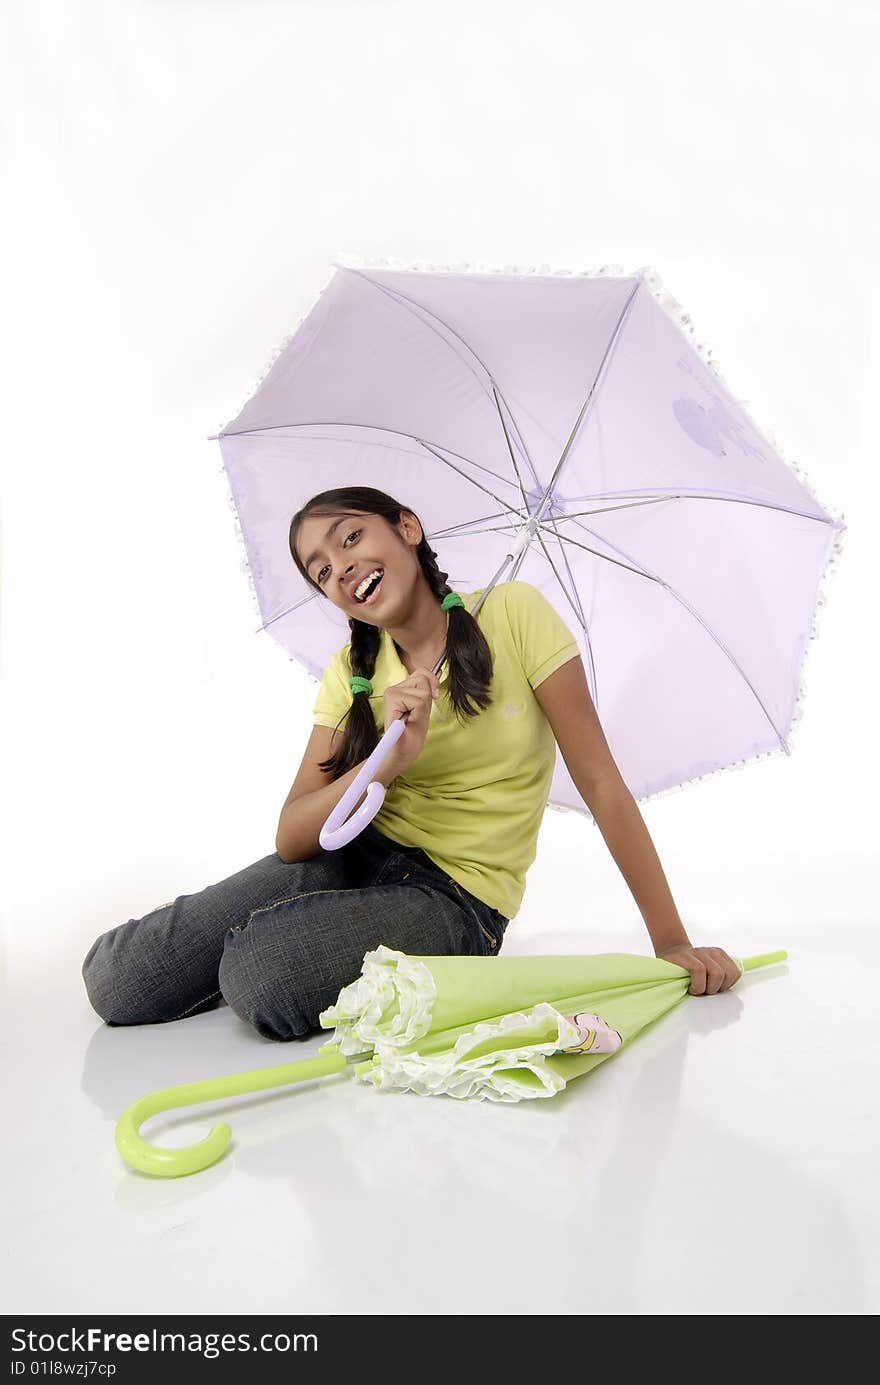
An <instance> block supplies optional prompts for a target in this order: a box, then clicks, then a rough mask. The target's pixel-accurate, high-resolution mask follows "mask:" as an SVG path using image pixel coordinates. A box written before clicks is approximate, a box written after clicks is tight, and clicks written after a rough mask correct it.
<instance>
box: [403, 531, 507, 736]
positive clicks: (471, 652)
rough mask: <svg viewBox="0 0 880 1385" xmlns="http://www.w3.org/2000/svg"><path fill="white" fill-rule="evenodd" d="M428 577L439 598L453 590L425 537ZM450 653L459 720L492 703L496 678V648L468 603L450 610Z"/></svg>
mask: <svg viewBox="0 0 880 1385" xmlns="http://www.w3.org/2000/svg"><path fill="white" fill-rule="evenodd" d="M416 557H417V558H418V560H419V562H420V564H421V568H422V572H423V573H424V574H425V581H426V582H427V583H428V586H429V587H430V588H431V591H432V592H433V593H434V595H435V596H436V598H437V600H438V601H442V600H443V598H444V596H448V595H449V593H450V592H451V591H452V588H451V587H450V586H449V583H448V582H447V580H446V578H447V577H448V575H449V574H448V573H446V572H442V571H441V570H440V568H439V567H438V565H437V554H436V553H435V552H434V550H433V548H431V546H430V544H429V543H428V540H427V539H426V538H425V531H424V528H423V529H422V541H421V543H420V544H419V545H418V547H417V548H416ZM446 657H447V660H448V662H449V696H450V700H451V702H452V707H453V710H454V712H455V715H456V716H457V717H458V720H459V722H461V721H462V720H463V718H464V717H473V716H476V715H477V713H478V712H479V711H481V710H482V709H483V708H485V707H489V706H491V705H492V698H491V696H490V694H489V684H490V682H491V681H492V652H491V650H490V649H489V646H488V644H487V643H486V637H485V635H484V634H483V632H482V630H481V629H480V627H479V625H478V624H477V622H476V621H475V620H474V618H473V616H472V615H471V613H470V611H468V610H467V609H466V608H465V607H464V606H453V607H451V609H450V611H449V634H448V639H447V644H446Z"/></svg>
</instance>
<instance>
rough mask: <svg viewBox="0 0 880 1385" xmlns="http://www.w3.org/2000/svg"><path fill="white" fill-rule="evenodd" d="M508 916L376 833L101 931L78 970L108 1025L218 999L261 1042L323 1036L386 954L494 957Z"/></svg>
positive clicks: (174, 1013)
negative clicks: (327, 1016)
mask: <svg viewBox="0 0 880 1385" xmlns="http://www.w3.org/2000/svg"><path fill="white" fill-rule="evenodd" d="M508 922H509V920H508V919H506V918H504V916H503V915H502V914H500V913H499V912H498V911H497V910H496V909H493V908H491V907H490V905H488V904H485V903H484V902H483V901H482V900H480V899H477V898H476V897H475V896H474V895H472V894H470V892H469V891H468V890H465V889H464V888H463V887H462V886H461V885H459V884H458V883H457V881H455V880H453V879H452V877H451V876H449V875H447V874H446V872H445V871H443V870H441V869H440V867H439V866H438V865H437V864H436V863H435V862H434V861H432V860H431V858H430V856H428V854H427V853H426V852H425V851H423V850H422V849H421V847H411V846H403V845H402V844H401V843H400V842H396V841H393V840H392V839H391V838H390V837H386V836H385V835H384V834H383V833H381V832H380V831H379V830H378V828H376V827H374V826H373V825H372V823H368V825H367V826H366V828H365V829H364V830H363V831H362V832H361V833H360V834H359V835H358V836H357V837H355V838H354V839H353V840H352V841H350V842H349V843H348V844H347V845H346V846H343V847H340V848H339V850H337V851H324V850H319V851H318V854H317V855H316V856H313V857H311V858H310V859H309V860H307V861H296V862H294V863H293V864H292V865H288V864H286V863H285V862H284V861H282V860H281V857H280V856H279V855H278V853H277V852H273V853H272V854H271V855H270V856H264V857H263V858H262V860H260V861H255V862H254V863H253V865H250V866H245V868H244V869H243V870H240V871H237V872H236V874H235V875H230V876H229V877H228V878H227V879H225V880H219V881H218V882H217V883H216V884H215V885H208V886H206V887H205V889H203V890H199V891H198V892H197V893H195V894H181V895H178V896H177V898H176V899H174V900H172V901H171V902H169V903H168V904H163V905H162V906H161V907H160V908H158V909H153V910H152V911H151V912H150V913H148V914H145V915H144V917H143V918H139V919H129V920H128V922H127V923H122V924H120V925H119V926H118V927H117V928H111V930H110V931H109V933H102V934H101V936H100V937H98V938H96V940H95V942H94V943H93V944H92V946H91V948H90V949H89V951H88V953H87V955H86V958H85V961H84V962H83V966H82V975H83V980H84V981H85V986H86V991H87V993H88V997H89V1001H90V1002H91V1004H92V1006H93V1007H94V1009H95V1010H96V1011H97V1013H98V1014H99V1015H100V1016H101V1018H102V1019H103V1020H105V1021H106V1023H107V1024H112V1025H119V1024H162V1023H164V1022H166V1021H168V1020H177V1019H183V1018H184V1016H186V1015H196V1014H200V1013H201V1012H202V1011H203V1010H211V1009H214V1008H216V1006H217V1005H218V1004H220V997H221V996H222V997H223V999H224V1000H225V1001H226V1002H227V1004H228V1005H229V1006H230V1008H231V1009H232V1010H234V1011H235V1013H236V1014H237V1015H238V1016H239V1017H240V1018H241V1019H243V1020H246V1021H247V1022H248V1023H249V1024H251V1025H253V1027H254V1028H255V1029H256V1030H257V1032H258V1033H260V1034H262V1035H263V1036H264V1037H265V1038H267V1039H276V1040H281V1041H286V1040H290V1039H296V1038H300V1037H304V1036H305V1035H307V1034H309V1033H310V1032H312V1031H314V1030H317V1029H318V1028H319V1025H318V1015H319V1014H320V1012H321V1011H322V1010H325V1009H326V1008H327V1007H328V1006H329V1005H332V1004H333V1003H334V1002H335V1000H336V998H337V996H338V995H339V992H340V990H341V989H342V987H343V986H345V985H347V984H348V983H349V982H350V981H354V980H356V978H357V977H358V976H360V974H361V965H362V963H363V959H364V954H365V953H366V952H370V951H372V949H373V948H376V947H378V946H379V944H380V943H384V944H385V946H386V947H392V948H397V949H399V950H400V951H401V952H406V953H410V954H415V955H418V956H440V955H449V954H456V955H458V954H466V955H469V956H470V955H476V956H483V957H487V956H489V957H492V956H496V955H497V954H498V952H499V950H500V948H501V944H502V941H503V938H504V932H505V929H506V927H507V924H508Z"/></svg>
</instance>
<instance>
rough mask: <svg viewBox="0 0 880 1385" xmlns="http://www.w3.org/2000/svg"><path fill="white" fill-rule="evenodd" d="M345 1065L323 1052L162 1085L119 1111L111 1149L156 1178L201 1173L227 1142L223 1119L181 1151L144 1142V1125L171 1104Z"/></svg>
mask: <svg viewBox="0 0 880 1385" xmlns="http://www.w3.org/2000/svg"><path fill="white" fill-rule="evenodd" d="M345 1067H347V1062H346V1059H345V1058H344V1057H343V1056H342V1055H341V1054H336V1055H334V1054H328V1055H327V1056H326V1057H324V1058H305V1059H303V1060H302V1061H300V1062H298V1063H285V1064H284V1065H283V1066H281V1067H274V1068H255V1069H254V1070H253V1071H251V1072H233V1073H230V1074H229V1075H228V1076H226V1077H211V1078H208V1079H207V1081H205V1082H184V1083H183V1084H182V1085H181V1086H179V1087H163V1088H162V1090H161V1091H159V1092H151V1093H150V1094H149V1096H142V1097H141V1098H140V1099H139V1100H138V1101H135V1102H133V1103H132V1105H131V1106H129V1107H128V1109H127V1110H126V1111H123V1113H122V1115H121V1116H120V1117H119V1120H118V1121H117V1123H116V1148H117V1149H118V1150H119V1153H120V1154H121V1155H122V1157H123V1159H124V1160H125V1161H126V1163H127V1164H130V1165H131V1167H132V1168H133V1169H139V1170H140V1172H141V1173H151V1174H153V1175H154V1176H155V1177H157V1178H180V1177H181V1175H182V1174H187V1173H198V1172H199V1170H200V1169H206V1168H208V1166H209V1165H210V1164H215V1163H216V1162H217V1160H218V1159H219V1158H220V1156H221V1155H222V1154H223V1153H224V1151H225V1149H226V1147H227V1145H228V1144H229V1141H230V1139H231V1136H232V1131H231V1130H230V1129H229V1126H228V1125H227V1124H226V1122H225V1121H220V1122H219V1123H218V1124H217V1125H215V1126H213V1128H212V1129H211V1131H210V1132H209V1133H208V1134H207V1135H206V1136H205V1138H204V1139H203V1140H199V1142H198V1144H194V1145H189V1146H188V1147H186V1148H183V1149H162V1148H161V1147H160V1146H158V1145H150V1144H147V1142H146V1140H144V1139H143V1138H142V1137H141V1134H140V1126H141V1125H142V1124H143V1122H144V1121H145V1120H148V1119H149V1117H150V1116H155V1115H157V1114H158V1113H159V1112H160V1111H170V1110H171V1109H172V1108H173V1107H175V1106H194V1105H196V1104H198V1103H199V1102H203V1101H217V1100H219V1099H220V1098H221V1097H226V1096H237V1095H238V1094H239V1093H241V1092H262V1091H265V1090H266V1088H268V1087H284V1086H287V1085H289V1084H290V1083H293V1082H307V1081H309V1079H310V1078H313V1077H324V1076H326V1075H327V1074H329V1073H332V1072H342V1071H343V1069H344V1068H345Z"/></svg>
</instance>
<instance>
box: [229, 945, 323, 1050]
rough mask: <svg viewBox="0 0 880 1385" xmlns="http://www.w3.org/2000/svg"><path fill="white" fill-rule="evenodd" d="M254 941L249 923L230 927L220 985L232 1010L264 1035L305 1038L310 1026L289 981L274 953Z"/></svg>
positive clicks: (286, 1039) (285, 1039)
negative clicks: (256, 946)
mask: <svg viewBox="0 0 880 1385" xmlns="http://www.w3.org/2000/svg"><path fill="white" fill-rule="evenodd" d="M259 952H260V953H261V954H262V955H261V956H260V955H258V952H257V950H255V949H254V948H253V946H252V945H251V937H250V936H249V935H248V933H247V926H246V925H245V926H244V927H243V928H230V930H229V932H228V933H227V934H226V943H225V946H224V948H223V956H222V957H221V959H220V971H219V976H218V985H219V987H220V992H221V994H222V996H223V999H224V1000H225V1001H226V1004H227V1005H228V1006H229V1008H230V1010H233V1011H234V1012H235V1014H236V1015H238V1017H239V1019H242V1020H244V1021H245V1023H247V1024H250V1025H252V1026H253V1028H254V1029H256V1031H257V1033H258V1034H261V1035H262V1037H263V1038H264V1039H274V1040H275V1041H276V1042H281V1043H289V1042H290V1041H291V1040H292V1039H302V1038H305V1037H306V1036H307V1035H308V1034H309V1033H310V1032H311V1027H310V1025H309V1022H308V1020H307V1018H306V1016H305V1015H304V1014H303V1011H302V1008H301V1006H300V1004H299V1002H298V999H297V997H296V995H295V994H293V993H292V992H291V988H290V985H289V983H287V984H285V981H284V978H283V976H279V973H278V969H276V968H274V967H271V965H270V962H271V957H270V956H267V955H266V952H265V951H264V950H263V949H260V950H259Z"/></svg>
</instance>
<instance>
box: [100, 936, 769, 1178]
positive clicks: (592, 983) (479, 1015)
mask: <svg viewBox="0 0 880 1385" xmlns="http://www.w3.org/2000/svg"><path fill="white" fill-rule="evenodd" d="M787 956H788V953H787V952H767V953H762V954H761V955H760V956H756V957H746V958H744V959H743V960H739V959H737V958H735V959H734V960H735V961H737V962H738V965H739V966H740V968H741V970H742V971H743V972H746V971H751V970H753V969H754V968H756V967H763V966H769V965H770V964H771V963H773V962H782V961H784V960H785V958H786V957H787ZM690 984H691V977H690V972H688V971H687V970H686V969H685V968H684V967H679V966H676V964H675V963H674V962H667V961H664V960H663V959H662V958H659V957H639V956H634V955H632V954H629V953H620V952H609V953H601V954H598V955H594V956H587V957H580V956H565V955H561V956H553V957H461V956H454V957H418V956H409V955H407V954H406V953H404V952H398V951H395V950H394V949H393V948H388V947H384V946H379V947H378V948H376V949H375V951H373V952H368V953H367V954H366V956H365V958H364V962H363V967H362V970H361V975H360V976H359V977H358V978H357V980H356V981H353V982H351V984H350V985H347V986H344V987H343V988H342V990H341V991H340V993H339V996H338V998H337V1000H336V1002H335V1004H334V1005H331V1006H330V1007H329V1009H327V1010H324V1011H323V1012H322V1014H321V1015H320V1017H319V1018H320V1023H321V1027H322V1028H324V1029H329V1028H333V1029H334V1030H335V1032H334V1035H333V1038H332V1039H330V1040H329V1041H328V1042H327V1043H326V1044H324V1045H322V1047H321V1048H320V1049H319V1051H318V1052H319V1056H318V1057H317V1058H306V1059H304V1060H300V1061H299V1062H296V1063H285V1064H282V1065H281V1066H275V1067H270V1068H258V1069H255V1070H253V1071H250V1072H243V1073H231V1074H229V1075H228V1076H226V1077H215V1078H209V1079H208V1080H207V1081H204V1082H190V1083H185V1084H183V1085H181V1086H178V1087H166V1088H164V1089H163V1090H161V1091H158V1092H153V1093H151V1094H150V1095H149V1096H145V1097H141V1098H140V1100H138V1101H135V1102H134V1103H133V1104H132V1105H131V1106H129V1108H128V1109H127V1110H126V1111H125V1112H123V1114H122V1115H121V1116H120V1118H119V1121H118V1122H117V1125H116V1147H117V1149H118V1150H119V1153H120V1154H121V1155H122V1157H123V1159H125V1161H126V1162H127V1163H128V1164H130V1165H131V1167H132V1168H135V1169H138V1170H140V1171H141V1172H143V1173H149V1174H153V1175H155V1176H157V1177H160V1178H177V1177H180V1176H181V1175H182V1174H188V1173H197V1172H198V1171H199V1170H200V1169H204V1168H208V1167H209V1165H211V1164H214V1163H216V1161H217V1160H218V1159H219V1158H220V1157H221V1155H222V1154H223V1153H224V1151H225V1150H226V1148H227V1146H228V1144H229V1141H230V1138H231V1131H230V1129H229V1126H228V1125H226V1124H225V1123H224V1122H220V1123H219V1124H217V1125H215V1126H214V1127H213V1128H212V1129H211V1131H210V1132H209V1134H208V1135H207V1136H206V1137H205V1139H203V1140H201V1141H199V1142H198V1143H197V1144H195V1145H191V1146H190V1147H189V1148H185V1149H163V1148H161V1147H159V1146H156V1145H150V1144H148V1143H147V1142H146V1141H145V1140H144V1139H143V1138H142V1136H141V1134H140V1126H141V1124H142V1123H143V1122H144V1121H145V1120H147V1119H148V1118H149V1117H150V1116H154V1115H156V1114H158V1112H160V1111H167V1110H170V1109H172V1108H174V1107H178V1106H191V1105H195V1104H197V1103H200V1102H205V1101H217V1100H219V1099H221V1098H223V1097H228V1096H235V1095H238V1094H240V1093H245V1092H256V1091H263V1090H266V1089H268V1088H271V1087H283V1086H287V1085H289V1084H292V1083H296V1082H305V1081H308V1080H309V1079H311V1078H314V1077H324V1076H327V1075H329V1074H330V1073H335V1072H342V1071H344V1070H346V1069H349V1070H350V1071H353V1073H354V1075H355V1077H356V1078H358V1079H359V1080H361V1081H364V1082H369V1083H372V1084H373V1085H374V1086H376V1087H379V1088H383V1089H386V1090H388V1089H391V1090H394V1089H396V1090H398V1091H410V1092H418V1093H421V1094H424V1095H431V1096H441V1095H445V1096H453V1097H457V1098H459V1099H461V1098H467V1097H473V1098H476V1099H478V1100H490V1101H522V1100H523V1099H526V1098H533V1097H548V1096H553V1095H555V1093H556V1092H560V1091H562V1089H563V1087H565V1085H566V1083H567V1082H568V1081H569V1079H570V1078H572V1077H579V1076H580V1075H581V1074H582V1073H585V1072H590V1071H591V1070H592V1069H593V1068H595V1067H597V1066H598V1065H599V1064H600V1063H603V1062H604V1061H605V1059H606V1058H609V1057H610V1056H611V1055H612V1053H615V1052H617V1051H618V1050H619V1049H620V1048H622V1047H624V1046H625V1045H626V1044H627V1043H629V1042H630V1041H631V1040H632V1039H634V1038H635V1037H636V1035H637V1034H639V1033H640V1032H641V1030H643V1029H644V1028H645V1026H646V1025H648V1024H651V1023H652V1022H653V1021H654V1020H656V1019H659V1018H660V1016H661V1015H664V1014H665V1013H666V1012H667V1010H671V1009H672V1008H673V1007H674V1006H675V1005H677V1004H678V1003H679V1001H681V1000H683V999H684V997H685V996H686V995H687V993H688V989H689V987H690ZM350 1064H351V1065H350ZM349 1065H350V1066H349Z"/></svg>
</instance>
